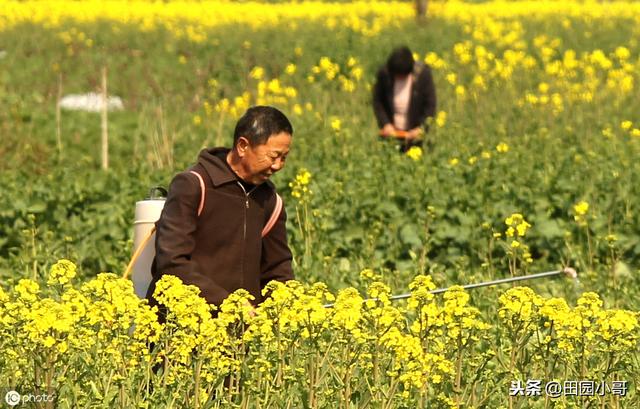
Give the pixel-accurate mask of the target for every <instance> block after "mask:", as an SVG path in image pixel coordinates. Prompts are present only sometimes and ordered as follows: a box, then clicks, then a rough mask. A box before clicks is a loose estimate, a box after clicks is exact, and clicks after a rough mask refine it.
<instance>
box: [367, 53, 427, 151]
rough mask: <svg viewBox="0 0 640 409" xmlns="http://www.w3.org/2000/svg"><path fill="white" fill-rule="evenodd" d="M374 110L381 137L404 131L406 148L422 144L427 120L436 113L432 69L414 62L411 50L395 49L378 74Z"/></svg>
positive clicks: (374, 89)
mask: <svg viewBox="0 0 640 409" xmlns="http://www.w3.org/2000/svg"><path fill="white" fill-rule="evenodd" d="M373 110H374V113H375V116H376V120H377V123H378V128H379V129H380V134H381V136H383V137H392V136H395V135H396V134H397V133H398V131H403V133H404V134H406V135H407V138H406V140H405V142H406V143H405V145H407V146H405V148H407V149H408V147H410V146H416V145H418V146H419V145H421V144H422V136H423V135H424V133H426V132H427V131H428V124H427V119H428V118H430V117H434V116H435V113H436V90H435V85H434V82H433V76H432V74H431V69H430V68H429V66H428V65H426V64H424V63H422V62H415V61H414V59H413V54H412V52H411V50H409V48H407V47H400V48H397V49H395V50H394V51H393V52H392V53H391V55H390V56H389V59H388V60H387V63H386V64H385V65H384V66H382V67H381V68H380V69H379V70H378V73H377V76H376V82H375V85H374V87H373Z"/></svg>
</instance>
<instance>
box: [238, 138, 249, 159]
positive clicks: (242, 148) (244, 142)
mask: <svg viewBox="0 0 640 409" xmlns="http://www.w3.org/2000/svg"><path fill="white" fill-rule="evenodd" d="M249 145H250V144H249V140H248V139H247V138H245V137H244V136H241V137H239V138H238V141H237V142H236V151H237V152H238V156H240V157H241V158H242V157H243V156H244V155H245V153H246V152H247V149H249Z"/></svg>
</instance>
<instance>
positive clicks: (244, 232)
mask: <svg viewBox="0 0 640 409" xmlns="http://www.w3.org/2000/svg"><path fill="white" fill-rule="evenodd" d="M236 182H237V183H238V186H240V189H242V192H243V193H244V218H243V224H242V225H243V227H242V261H241V262H240V272H241V274H242V275H241V281H242V286H243V287H244V255H245V252H246V248H247V210H248V209H249V195H250V194H251V192H253V191H254V190H255V189H256V188H257V187H258V186H254V187H253V188H252V189H251V190H250V191H248V192H247V190H246V189H245V188H244V186H242V183H240V181H237V180H236Z"/></svg>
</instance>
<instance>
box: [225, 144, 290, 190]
mask: <svg viewBox="0 0 640 409" xmlns="http://www.w3.org/2000/svg"><path fill="white" fill-rule="evenodd" d="M290 145H291V135H290V134H288V133H286V132H281V133H279V134H273V135H271V136H270V137H269V139H267V141H266V142H265V143H263V144H262V145H251V143H250V142H249V141H248V140H247V139H246V138H244V137H240V139H239V140H238V144H237V149H238V155H239V156H240V166H241V172H242V174H240V177H241V178H242V179H244V180H245V181H246V182H249V183H253V184H254V185H259V184H261V183H263V182H265V181H266V180H267V179H269V178H270V177H271V175H273V174H274V173H276V172H277V171H279V170H280V169H282V168H283V167H284V163H285V160H286V159H287V155H288V154H289V146H290Z"/></svg>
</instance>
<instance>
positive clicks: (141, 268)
mask: <svg viewBox="0 0 640 409" xmlns="http://www.w3.org/2000/svg"><path fill="white" fill-rule="evenodd" d="M189 173H191V174H192V175H194V176H195V177H196V178H197V179H198V183H199V185H200V202H199V204H198V209H197V215H198V217H200V215H201V214H202V211H203V209H204V204H205V200H206V188H205V183H204V179H203V178H202V175H200V174H199V173H198V172H196V171H193V170H191V171H189ZM158 192H159V193H160V195H158V194H157V193H158ZM275 196H276V200H275V202H276V203H275V206H274V208H273V211H272V212H271V216H270V217H269V220H268V221H267V223H266V224H265V225H264V227H263V228H262V231H261V232H260V235H261V237H265V236H266V235H267V234H269V232H270V231H271V229H272V228H273V227H274V226H275V225H276V223H277V221H278V218H279V217H280V213H281V212H282V208H283V203H282V198H281V197H280V195H278V194H277V193H276V194H275ZM166 197H167V190H166V189H164V188H163V187H159V186H156V187H153V188H151V190H150V191H149V197H148V198H146V199H145V200H141V201H139V202H136V211H135V221H134V222H133V226H134V227H133V249H134V252H133V256H131V261H129V265H127V268H126V270H125V271H124V274H123V275H122V278H127V277H128V276H129V273H131V271H132V270H133V275H132V277H131V279H132V281H133V287H134V289H135V292H136V295H137V296H138V297H140V298H145V297H146V296H147V290H148V289H149V285H150V284H151V279H152V277H151V263H153V258H154V257H155V256H156V249H155V242H156V237H155V236H156V234H155V233H156V226H155V223H156V221H158V219H159V218H160V214H161V213H162V209H163V208H164V203H165V200H166Z"/></svg>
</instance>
